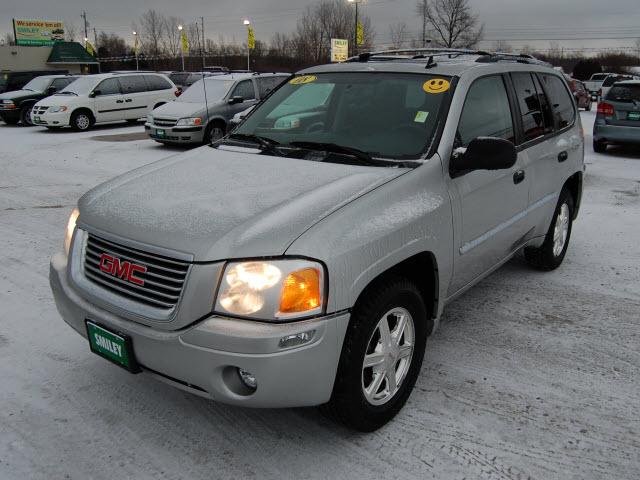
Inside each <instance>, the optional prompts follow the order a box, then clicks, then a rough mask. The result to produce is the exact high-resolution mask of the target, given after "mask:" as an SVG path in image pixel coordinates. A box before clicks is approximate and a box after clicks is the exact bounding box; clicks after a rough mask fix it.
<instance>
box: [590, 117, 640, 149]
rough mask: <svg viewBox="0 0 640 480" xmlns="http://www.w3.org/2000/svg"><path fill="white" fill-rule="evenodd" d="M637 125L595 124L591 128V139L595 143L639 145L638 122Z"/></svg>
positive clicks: (639, 126)
mask: <svg viewBox="0 0 640 480" xmlns="http://www.w3.org/2000/svg"><path fill="white" fill-rule="evenodd" d="M638 123H639V125H638V126H637V127H625V126H618V125H606V124H599V123H596V124H595V125H594V127H593V139H594V140H595V141H597V142H613V143H616V142H619V143H638V144H640V122H638Z"/></svg>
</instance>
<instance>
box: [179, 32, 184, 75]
mask: <svg viewBox="0 0 640 480" xmlns="http://www.w3.org/2000/svg"><path fill="white" fill-rule="evenodd" d="M178 31H179V32H180V57H181V58H182V71H183V72H184V45H183V43H182V25H178Z"/></svg>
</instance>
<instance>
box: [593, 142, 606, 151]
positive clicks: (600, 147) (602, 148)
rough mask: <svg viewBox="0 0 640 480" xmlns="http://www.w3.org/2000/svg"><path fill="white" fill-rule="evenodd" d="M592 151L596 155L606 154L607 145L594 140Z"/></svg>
mask: <svg viewBox="0 0 640 480" xmlns="http://www.w3.org/2000/svg"><path fill="white" fill-rule="evenodd" d="M593 151H594V152H596V153H606V152H607V144H606V143H604V142H598V141H596V140H594V141H593Z"/></svg>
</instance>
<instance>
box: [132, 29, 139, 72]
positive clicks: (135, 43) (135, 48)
mask: <svg viewBox="0 0 640 480" xmlns="http://www.w3.org/2000/svg"><path fill="white" fill-rule="evenodd" d="M133 53H134V54H135V56H136V71H138V33H137V32H136V31H135V30H134V31H133Z"/></svg>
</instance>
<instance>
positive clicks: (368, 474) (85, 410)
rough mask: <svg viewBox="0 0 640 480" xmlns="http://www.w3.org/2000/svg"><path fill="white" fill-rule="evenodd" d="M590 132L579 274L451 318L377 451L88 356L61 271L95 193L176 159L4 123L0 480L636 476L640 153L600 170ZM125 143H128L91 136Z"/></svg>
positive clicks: (488, 284) (317, 421)
mask: <svg viewBox="0 0 640 480" xmlns="http://www.w3.org/2000/svg"><path fill="white" fill-rule="evenodd" d="M582 117H583V121H584V124H585V131H586V132H587V137H586V139H585V140H586V142H587V152H588V154H587V159H586V161H587V166H588V170H587V176H586V179H585V191H584V200H583V206H582V211H581V214H580V217H579V219H578V222H577V223H576V224H575V225H574V231H573V236H572V239H571V245H570V247H569V252H568V254H567V257H566V259H565V263H564V264H563V266H562V267H561V268H560V269H559V270H557V271H555V272H551V273H540V272H535V271H533V270H531V269H529V268H528V267H527V266H526V264H525V262H524V260H523V259H522V257H521V256H519V257H517V258H515V259H513V260H512V261H511V262H509V263H508V264H507V265H506V266H505V267H503V268H502V269H500V270H499V271H497V272H496V273H494V274H493V275H491V276H490V277H488V278H487V279H486V280H484V281H483V282H481V283H480V284H479V285H478V286H476V287H475V288H473V289H472V290H470V291H469V292H468V293H467V294H465V295H464V296H463V297H461V298H460V299H458V300H456V301H455V302H454V303H452V304H451V305H449V306H448V307H447V308H446V311H445V315H444V317H443V319H442V325H441V327H440V330H439V331H438V332H437V333H436V334H435V335H434V336H433V337H432V338H430V339H429V342H428V344H427V353H426V358H425V363H424V367H423V370H422V372H421V375H420V377H419V379H418V382H417V384H416V389H415V391H414V392H413V394H412V396H411V398H410V400H409V402H408V404H407V405H406V407H405V408H404V410H403V411H402V412H401V413H400V414H399V415H398V417H397V418H396V419H395V420H394V421H392V422H391V423H390V424H389V425H388V426H386V427H384V428H383V429H381V430H379V431H378V432H375V433H373V434H367V435H364V434H355V433H353V432H350V431H347V430H345V429H343V428H342V427H340V426H338V425H336V424H334V423H332V422H330V421H328V420H326V419H325V418H323V417H322V416H321V415H319V414H318V413H317V411H316V410H315V409H289V410H250V409H242V408H237V407H230V406H226V405H222V404H217V403H214V402H211V401H207V400H205V399H202V398H199V397H196V396H193V395H190V394H188V393H184V392H182V391H179V390H176V389H174V388H172V387H170V386H168V385H165V384H163V383H160V382H157V381H155V380H153V379H152V378H150V377H148V376H145V375H136V376H133V375H130V374H128V373H127V372H125V371H123V370H121V369H119V368H118V367H116V366H113V365H111V364H109V363H108V362H106V361H104V360H103V359H101V358H99V357H97V356H96V355H93V354H92V353H90V352H89V348H88V345H87V344H86V342H85V341H84V340H83V339H82V338H81V337H80V336H78V335H77V334H76V333H75V332H73V331H72V330H71V329H70V328H69V327H68V326H67V325H66V324H65V323H64V322H63V321H62V320H61V319H60V317H59V315H58V313H57V311H56V310H55V307H54V304H53V299H52V296H51V292H50V290H49V283H48V268H49V267H48V261H49V258H50V256H51V255H52V254H53V253H54V252H55V251H57V250H59V249H60V248H61V245H62V237H63V230H64V226H65V223H66V219H67V216H68V214H69V212H70V211H71V209H72V208H73V206H74V205H75V203H76V201H77V199H78V198H79V196H80V195H81V194H82V193H84V192H85V191H86V190H87V189H89V188H91V187H92V186H94V185H96V184H97V183H100V182H102V181H104V180H106V179H108V178H110V177H112V176H114V175H116V174H119V173H122V172H124V171H127V170H129V169H132V168H135V167H138V166H140V165H143V164H146V163H148V162H151V161H154V160H158V159H160V158H164V157H166V156H168V155H172V154H174V153H175V150H170V149H167V148H163V147H162V146H160V145H158V144H155V143H154V142H151V141H149V140H136V139H135V138H138V137H139V136H136V135H131V136H127V135H128V134H136V133H139V132H140V131H141V129H142V126H141V125H137V126H135V127H130V126H126V127H122V126H119V125H116V126H107V127H100V128H98V129H95V130H93V131H90V132H86V133H74V132H69V131H62V132H49V131H47V130H44V129H40V128H20V127H9V126H5V125H0V145H1V146H2V147H0V245H2V249H1V250H0V306H1V307H2V310H1V311H2V317H1V318H2V323H1V324H0V384H1V385H2V388H1V389H0V479H5V478H7V479H14V478H29V479H39V478H42V479H45V478H46V479H57V478H71V479H87V478H93V479H103V478H104V479H107V478H112V477H120V478H136V479H146V478H148V479H179V478H185V479H194V478H216V479H227V478H228V479H238V478H266V479H289V478H290V479H299V478H355V479H358V478H362V479H372V478H387V479H393V478H399V479H400V478H402V479H408V478H420V479H423V478H438V479H445V478H447V479H448V478H459V479H462V478H474V479H475V478H483V479H526V478H533V479H556V478H557V479H563V480H568V479H590V478H593V479H600V478H615V479H632V478H637V475H638V472H639V471H640V456H639V455H638V452H639V451H640V435H639V434H640V413H639V412H640V387H639V386H638V379H639V378H640V375H639V374H640V325H639V321H640V318H639V317H640V274H639V270H638V266H639V265H640V248H639V247H638V239H639V238H640V152H637V151H636V152H633V151H628V150H622V149H614V150H610V152H609V153H608V154H606V155H597V154H594V153H593V152H592V150H591V137H590V135H589V132H590V131H591V126H592V124H593V119H594V114H593V113H583V114H582ZM107 135H122V136H123V137H121V138H120V140H124V141H96V140H95V139H92V138H91V137H95V136H107ZM129 139H131V141H127V140H129ZM103 140H104V139H103ZM107 140H111V139H107Z"/></svg>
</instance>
